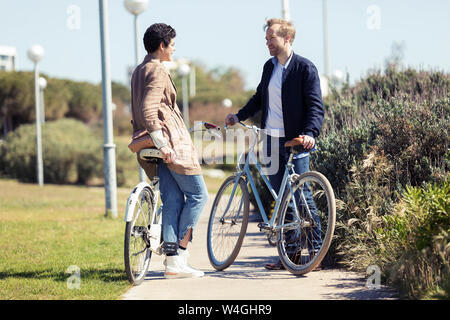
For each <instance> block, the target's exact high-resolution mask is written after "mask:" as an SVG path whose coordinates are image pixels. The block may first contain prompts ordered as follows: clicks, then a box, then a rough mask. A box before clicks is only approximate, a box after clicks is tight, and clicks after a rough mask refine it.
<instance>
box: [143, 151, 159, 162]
mask: <svg viewBox="0 0 450 320" xmlns="http://www.w3.org/2000/svg"><path fill="white" fill-rule="evenodd" d="M139 158H141V159H142V160H146V161H152V162H153V161H154V162H157V161H159V159H162V158H163V155H162V153H161V151H159V150H158V149H156V148H145V149H142V150H141V151H139Z"/></svg>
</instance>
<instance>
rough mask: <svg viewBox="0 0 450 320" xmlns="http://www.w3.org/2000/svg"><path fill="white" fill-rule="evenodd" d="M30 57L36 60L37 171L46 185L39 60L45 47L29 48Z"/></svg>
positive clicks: (34, 46) (38, 176) (40, 179)
mask: <svg viewBox="0 0 450 320" xmlns="http://www.w3.org/2000/svg"><path fill="white" fill-rule="evenodd" d="M27 54H28V58H29V59H30V60H31V61H33V62H34V104H35V109H36V167H37V168H36V173H37V181H38V184H39V186H43V185H44V166H43V162H42V134H41V117H40V110H39V109H40V108H39V101H40V99H39V71H38V67H37V65H38V62H39V61H41V60H42V58H43V57H44V48H42V47H41V46H40V45H38V44H35V45H33V46H31V48H30V49H28V52H27Z"/></svg>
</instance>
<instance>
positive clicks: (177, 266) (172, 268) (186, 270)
mask: <svg viewBox="0 0 450 320" xmlns="http://www.w3.org/2000/svg"><path fill="white" fill-rule="evenodd" d="M180 251H181V250H180ZM204 275H205V273H204V272H203V271H201V270H197V269H195V268H192V267H191V266H189V265H188V264H187V261H186V257H185V256H184V255H183V256H182V255H178V256H169V257H166V271H165V272H164V277H165V278H167V279H174V278H200V277H203V276H204Z"/></svg>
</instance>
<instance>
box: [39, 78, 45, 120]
mask: <svg viewBox="0 0 450 320" xmlns="http://www.w3.org/2000/svg"><path fill="white" fill-rule="evenodd" d="M45 88H47V80H45V78H44V77H39V93H40V95H41V108H40V116H41V123H42V124H44V123H45V107H44V90H45Z"/></svg>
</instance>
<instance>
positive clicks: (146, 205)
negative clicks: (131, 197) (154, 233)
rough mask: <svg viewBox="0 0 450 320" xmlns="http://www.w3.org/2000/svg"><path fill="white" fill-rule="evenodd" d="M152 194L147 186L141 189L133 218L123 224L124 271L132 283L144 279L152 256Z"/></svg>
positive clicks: (153, 218)
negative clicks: (150, 234) (150, 232)
mask: <svg viewBox="0 0 450 320" xmlns="http://www.w3.org/2000/svg"><path fill="white" fill-rule="evenodd" d="M152 194H153V192H152V191H151V190H150V189H149V188H148V187H146V188H144V189H142V191H141V192H140V194H139V196H138V198H137V203H136V205H135V206H134V209H133V210H134V212H133V219H132V220H131V221H129V222H127V223H126V226H125V244H124V258H125V271H126V273H127V277H128V280H129V281H130V283H131V284H133V285H139V284H141V283H142V281H144V278H145V275H146V273H147V270H148V266H149V264H150V259H151V256H152V252H151V250H150V239H149V231H150V229H149V228H150V225H151V224H152V223H154V221H153V220H155V217H154V216H153V212H154V210H153V208H154V207H153V202H152Z"/></svg>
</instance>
